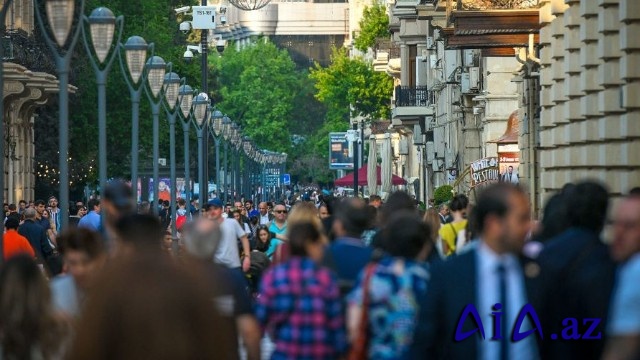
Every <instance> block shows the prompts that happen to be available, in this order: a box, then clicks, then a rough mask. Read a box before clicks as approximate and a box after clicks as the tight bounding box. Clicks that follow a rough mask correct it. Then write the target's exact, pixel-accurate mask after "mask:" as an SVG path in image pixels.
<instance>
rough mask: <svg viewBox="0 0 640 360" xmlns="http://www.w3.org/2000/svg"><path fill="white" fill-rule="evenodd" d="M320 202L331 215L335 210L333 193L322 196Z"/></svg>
mask: <svg viewBox="0 0 640 360" xmlns="http://www.w3.org/2000/svg"><path fill="white" fill-rule="evenodd" d="M322 203H323V204H324V207H326V208H327V212H328V213H329V215H333V213H334V212H335V205H336V197H335V196H333V194H331V195H327V196H323V199H322Z"/></svg>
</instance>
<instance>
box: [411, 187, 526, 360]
mask: <svg viewBox="0 0 640 360" xmlns="http://www.w3.org/2000/svg"><path fill="white" fill-rule="evenodd" d="M474 216H476V221H477V224H478V234H479V235H480V239H479V240H477V246H476V247H475V248H474V249H472V250H471V251H469V252H466V253H463V254H462V255H459V256H457V257H454V258H452V259H451V260H449V261H445V262H442V263H440V264H436V265H434V266H433V268H432V273H431V280H430V282H429V284H428V287H427V289H428V290H427V295H426V296H425V298H424V299H421V301H420V318H419V323H418V325H417V329H416V335H415V339H414V345H413V348H412V358H414V359H487V360H494V359H495V360H502V359H505V360H506V359H518V360H527V359H537V346H536V341H535V336H536V335H535V332H532V333H531V334H530V335H529V336H526V337H525V338H524V339H522V340H520V341H516V342H514V341H511V340H512V331H511V330H512V329H513V328H514V325H515V324H516V323H517V321H516V319H517V318H518V314H519V313H520V311H521V310H522V309H523V308H524V307H525V305H526V304H527V302H528V299H527V291H526V288H525V277H524V274H523V271H522V267H521V265H520V262H519V259H518V254H519V253H520V251H521V250H522V247H523V246H524V240H525V237H526V235H527V233H528V231H529V229H530V225H531V219H530V216H531V214H530V208H529V203H528V200H527V196H526V195H525V194H524V192H523V191H522V190H521V189H519V188H518V187H516V186H515V185H513V184H509V183H498V184H495V185H492V186H490V187H488V188H487V189H485V190H484V191H483V192H482V193H481V194H480V196H479V198H478V201H477V206H476V208H475V210H474ZM496 314H498V315H496ZM532 324H533V323H532V321H531V319H530V317H526V318H525V321H524V322H523V324H522V325H520V326H516V329H515V330H514V333H515V331H519V332H520V333H522V332H525V331H528V330H532V329H533V328H534V327H535V326H532Z"/></svg>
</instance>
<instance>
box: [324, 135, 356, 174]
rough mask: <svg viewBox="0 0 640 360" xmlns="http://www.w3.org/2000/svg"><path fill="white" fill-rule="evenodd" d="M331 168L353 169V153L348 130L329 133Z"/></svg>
mask: <svg viewBox="0 0 640 360" xmlns="http://www.w3.org/2000/svg"><path fill="white" fill-rule="evenodd" d="M329 169H331V170H343V169H353V154H352V152H351V146H350V144H349V141H347V133H346V132H339V133H330V134H329Z"/></svg>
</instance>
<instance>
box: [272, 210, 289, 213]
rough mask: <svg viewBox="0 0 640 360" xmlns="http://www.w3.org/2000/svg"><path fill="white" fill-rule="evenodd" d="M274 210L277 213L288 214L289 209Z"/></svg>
mask: <svg viewBox="0 0 640 360" xmlns="http://www.w3.org/2000/svg"><path fill="white" fill-rule="evenodd" d="M274 212H275V213H276V214H286V213H288V211H287V210H276V211H274Z"/></svg>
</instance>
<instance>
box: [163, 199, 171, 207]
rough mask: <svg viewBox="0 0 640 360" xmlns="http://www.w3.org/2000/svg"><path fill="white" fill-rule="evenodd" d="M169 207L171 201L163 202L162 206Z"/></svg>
mask: <svg viewBox="0 0 640 360" xmlns="http://www.w3.org/2000/svg"><path fill="white" fill-rule="evenodd" d="M169 205H171V202H169V200H164V201H163V202H162V206H169Z"/></svg>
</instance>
